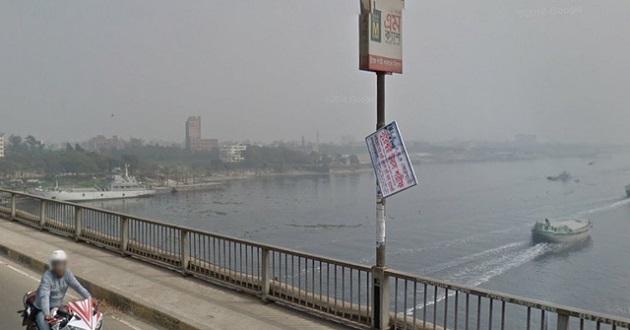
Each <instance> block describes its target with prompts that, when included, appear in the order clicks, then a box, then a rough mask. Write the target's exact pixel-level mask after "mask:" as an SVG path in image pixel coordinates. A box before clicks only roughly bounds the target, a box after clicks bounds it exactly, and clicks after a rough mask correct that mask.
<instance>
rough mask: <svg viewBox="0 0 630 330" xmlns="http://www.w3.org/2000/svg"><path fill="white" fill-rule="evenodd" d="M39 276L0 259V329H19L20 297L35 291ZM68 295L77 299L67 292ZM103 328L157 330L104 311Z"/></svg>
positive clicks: (74, 295) (20, 320) (120, 315)
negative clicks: (18, 311)
mask: <svg viewBox="0 0 630 330" xmlns="http://www.w3.org/2000/svg"><path fill="white" fill-rule="evenodd" d="M39 278H40V274H37V273H35V272H33V271H31V270H30V269H27V268H25V267H22V266H20V265H18V264H16V263H15V262H13V261H11V260H8V259H6V258H4V257H0V329H20V328H21V326H22V319H21V318H20V317H19V315H18V314H17V313H16V311H17V310H19V309H21V307H22V306H21V304H22V296H23V295H24V293H25V292H27V291H32V290H35V289H37V284H38V283H39ZM68 295H71V296H70V297H67V298H70V299H72V297H75V298H76V297H77V296H76V293H74V292H72V290H69V292H68ZM103 312H104V313H105V320H104V321H103V322H104V323H103V327H104V328H106V329H108V330H110V329H111V330H149V329H157V328H155V327H152V326H149V325H147V324H145V323H143V322H141V321H139V320H135V319H133V318H131V317H129V316H127V315H122V314H121V313H120V312H117V311H110V310H105V311H103Z"/></svg>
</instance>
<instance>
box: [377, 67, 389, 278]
mask: <svg viewBox="0 0 630 330" xmlns="http://www.w3.org/2000/svg"><path fill="white" fill-rule="evenodd" d="M383 127H385V73H384V72H376V130H377V131H378V130H379V129H381V128H383ZM385 219H386V214H385V197H383V193H382V192H381V189H380V188H379V184H378V182H377V183H376V267H380V268H384V267H385V266H386V265H387V263H386V259H385V236H386V235H385Z"/></svg>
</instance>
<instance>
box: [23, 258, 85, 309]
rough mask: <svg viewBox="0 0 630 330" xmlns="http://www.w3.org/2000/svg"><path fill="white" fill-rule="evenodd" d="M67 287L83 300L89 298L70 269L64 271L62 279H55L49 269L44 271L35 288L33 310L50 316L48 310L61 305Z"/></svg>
mask: <svg viewBox="0 0 630 330" xmlns="http://www.w3.org/2000/svg"><path fill="white" fill-rule="evenodd" d="M68 287H71V288H72V289H73V290H74V291H76V292H77V293H78V294H80V295H81V296H82V297H83V299H87V298H89V297H90V293H89V292H88V291H87V290H86V289H85V288H84V287H83V286H82V285H81V283H79V281H77V279H76V277H74V275H72V272H71V271H70V269H66V273H65V274H63V276H62V277H57V276H56V275H55V274H53V273H52V271H51V270H50V269H48V270H46V271H45V272H44V275H42V280H41V281H40V282H39V287H38V288H37V298H36V299H35V304H34V305H35V308H37V309H39V310H41V311H42V312H43V313H44V315H48V314H50V308H52V307H60V306H61V305H63V298H64V297H65V296H66V292H67V291H68Z"/></svg>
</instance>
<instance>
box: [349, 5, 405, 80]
mask: <svg viewBox="0 0 630 330" xmlns="http://www.w3.org/2000/svg"><path fill="white" fill-rule="evenodd" d="M404 7H405V2H404V1H403V0H361V14H360V15H359V69H361V70H366V71H376V72H387V73H402V10H403V9H404Z"/></svg>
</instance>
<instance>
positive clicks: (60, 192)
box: [28, 165, 155, 202]
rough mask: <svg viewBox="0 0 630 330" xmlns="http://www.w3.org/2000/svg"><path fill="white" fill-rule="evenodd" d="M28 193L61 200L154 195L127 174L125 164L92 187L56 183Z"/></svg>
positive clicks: (127, 168) (72, 200)
mask: <svg viewBox="0 0 630 330" xmlns="http://www.w3.org/2000/svg"><path fill="white" fill-rule="evenodd" d="M28 192H29V193H30V194H32V195H35V196H39V197H43V198H48V199H56V200H61V201H69V202H80V201H94V200H102V199H121V198H135V197H146V196H153V195H155V190H153V189H151V187H148V186H147V185H145V184H144V183H142V182H139V181H138V180H136V178H135V177H133V176H130V175H129V166H127V165H125V173H124V175H121V174H110V175H107V176H106V177H105V178H104V179H103V183H102V184H101V185H100V186H98V187H94V188H61V187H59V185H58V184H56V185H55V187H54V188H51V189H42V188H36V189H32V190H29V191H28Z"/></svg>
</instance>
